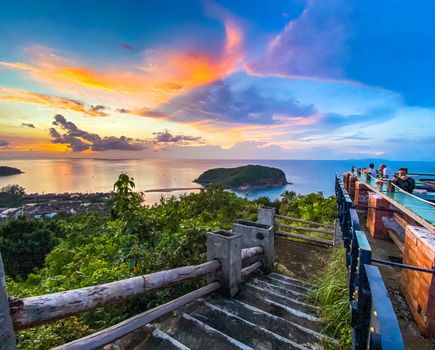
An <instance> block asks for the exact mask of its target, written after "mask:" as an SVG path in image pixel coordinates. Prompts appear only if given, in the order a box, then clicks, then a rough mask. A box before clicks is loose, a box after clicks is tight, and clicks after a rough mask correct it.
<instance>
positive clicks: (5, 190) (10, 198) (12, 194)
mask: <svg viewBox="0 0 435 350" xmlns="http://www.w3.org/2000/svg"><path fill="white" fill-rule="evenodd" d="M25 193H26V192H25V190H24V188H23V187H21V186H19V185H7V186H4V187H2V188H0V207H6V208H15V207H19V206H21V205H22V204H23V196H24V195H25Z"/></svg>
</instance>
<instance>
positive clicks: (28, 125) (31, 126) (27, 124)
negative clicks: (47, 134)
mask: <svg viewBox="0 0 435 350" xmlns="http://www.w3.org/2000/svg"><path fill="white" fill-rule="evenodd" d="M21 126H22V127H27V128H31V129H35V124H32V123H21Z"/></svg>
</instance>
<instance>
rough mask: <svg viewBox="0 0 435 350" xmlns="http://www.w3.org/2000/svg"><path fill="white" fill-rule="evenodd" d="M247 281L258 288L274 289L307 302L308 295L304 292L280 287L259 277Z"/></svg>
mask: <svg viewBox="0 0 435 350" xmlns="http://www.w3.org/2000/svg"><path fill="white" fill-rule="evenodd" d="M247 282H248V283H251V284H254V285H256V286H258V287H260V288H265V289H270V290H273V291H275V292H276V293H280V294H282V295H285V296H287V297H289V298H292V299H296V300H299V301H303V302H308V301H309V299H310V298H309V297H308V295H307V294H305V293H299V292H296V291H294V290H291V289H288V288H287V287H280V286H277V285H276V284H273V283H271V282H270V281H269V282H268V281H265V280H264V279H259V278H251V279H249V280H248V281H247Z"/></svg>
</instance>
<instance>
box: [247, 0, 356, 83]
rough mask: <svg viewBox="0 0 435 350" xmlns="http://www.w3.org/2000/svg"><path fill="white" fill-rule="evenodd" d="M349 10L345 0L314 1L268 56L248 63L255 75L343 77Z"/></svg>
mask: <svg viewBox="0 0 435 350" xmlns="http://www.w3.org/2000/svg"><path fill="white" fill-rule="evenodd" d="M347 12H348V10H347V6H346V3H344V2H343V1H341V0H311V1H308V5H307V7H306V8H305V10H304V11H303V12H302V14H301V15H300V16H299V17H298V18H296V19H294V20H292V21H290V22H289V23H288V24H287V26H286V27H285V28H284V30H283V32H281V33H280V34H278V35H277V36H276V37H275V38H274V39H273V40H272V41H271V42H270V44H269V49H268V52H267V54H266V55H265V56H263V57H261V58H259V59H257V60H255V61H252V62H249V63H247V64H246V66H245V67H246V70H247V71H248V72H249V73H251V74H259V75H282V76H306V77H322V78H340V77H341V75H342V72H341V68H340V67H341V66H342V60H343V54H344V51H345V45H346V39H347V33H348V32H347V30H346V29H347V28H346V23H345V20H344V18H345V17H346V13H347Z"/></svg>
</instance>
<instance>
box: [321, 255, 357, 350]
mask: <svg viewBox="0 0 435 350" xmlns="http://www.w3.org/2000/svg"><path fill="white" fill-rule="evenodd" d="M315 285H317V288H316V289H315V290H314V293H313V298H314V301H315V303H316V304H317V305H318V306H319V307H320V312H321V316H322V318H323V319H324V322H325V323H326V326H325V328H324V329H323V332H324V333H325V334H327V335H329V336H331V337H334V338H336V339H338V340H339V341H340V345H339V346H334V345H332V344H326V348H328V349H340V350H341V349H342V350H344V349H351V347H352V329H351V326H350V305H349V288H348V277H347V269H346V250H345V249H344V248H335V249H334V250H333V252H332V254H331V259H330V261H329V263H328V264H327V265H326V267H325V269H324V270H323V271H320V272H319V274H318V275H317V278H316V283H315Z"/></svg>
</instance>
